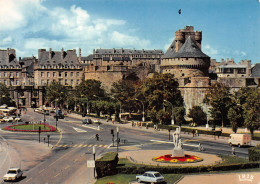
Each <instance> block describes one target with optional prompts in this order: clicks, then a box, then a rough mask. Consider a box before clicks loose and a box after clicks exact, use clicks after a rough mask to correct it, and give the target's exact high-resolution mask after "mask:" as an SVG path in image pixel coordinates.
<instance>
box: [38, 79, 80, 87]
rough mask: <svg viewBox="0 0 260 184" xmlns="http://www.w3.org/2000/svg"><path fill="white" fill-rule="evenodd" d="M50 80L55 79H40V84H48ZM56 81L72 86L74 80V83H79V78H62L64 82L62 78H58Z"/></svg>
mask: <svg viewBox="0 0 260 184" xmlns="http://www.w3.org/2000/svg"><path fill="white" fill-rule="evenodd" d="M52 81H55V80H50V79H47V80H41V85H42V86H44V85H49V84H50V83H51V82H52ZM58 81H59V83H61V84H64V85H70V86H73V85H74V82H75V81H76V85H79V83H80V82H79V79H77V80H73V79H71V80H68V79H65V80H64V83H63V80H62V79H59V80H58Z"/></svg>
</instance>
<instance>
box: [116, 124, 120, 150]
mask: <svg viewBox="0 0 260 184" xmlns="http://www.w3.org/2000/svg"><path fill="white" fill-rule="evenodd" d="M118 137H119V128H118V127H116V140H117V148H116V150H117V152H118V144H119V138H118Z"/></svg>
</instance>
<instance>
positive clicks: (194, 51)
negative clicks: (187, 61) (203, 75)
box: [175, 36, 209, 58]
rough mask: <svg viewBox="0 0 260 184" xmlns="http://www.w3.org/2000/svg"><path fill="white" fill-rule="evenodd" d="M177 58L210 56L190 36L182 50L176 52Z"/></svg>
mask: <svg viewBox="0 0 260 184" xmlns="http://www.w3.org/2000/svg"><path fill="white" fill-rule="evenodd" d="M175 57H177V58H184V57H189V58H209V56H207V55H206V54H204V53H203V52H202V51H201V50H200V48H199V47H198V46H197V45H196V43H195V42H194V41H193V40H192V39H191V37H190V36H189V37H188V38H187V40H186V41H185V43H184V44H183V46H182V47H181V48H180V50H179V51H178V52H177V53H176V54H175Z"/></svg>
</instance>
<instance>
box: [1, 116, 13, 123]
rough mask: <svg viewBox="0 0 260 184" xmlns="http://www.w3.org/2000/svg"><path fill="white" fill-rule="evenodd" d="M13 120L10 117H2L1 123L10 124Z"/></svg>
mask: <svg viewBox="0 0 260 184" xmlns="http://www.w3.org/2000/svg"><path fill="white" fill-rule="evenodd" d="M13 120H14V119H13V117H11V116H6V117H4V118H3V121H5V122H11V121H13Z"/></svg>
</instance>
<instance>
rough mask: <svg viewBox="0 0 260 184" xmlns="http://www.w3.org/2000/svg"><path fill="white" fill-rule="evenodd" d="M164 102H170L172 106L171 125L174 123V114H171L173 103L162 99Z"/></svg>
mask: <svg viewBox="0 0 260 184" xmlns="http://www.w3.org/2000/svg"><path fill="white" fill-rule="evenodd" d="M163 101H164V102H167V103H170V104H171V106H172V115H171V116H172V120H171V124H172V125H174V116H173V104H172V103H171V102H169V101H167V100H163Z"/></svg>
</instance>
